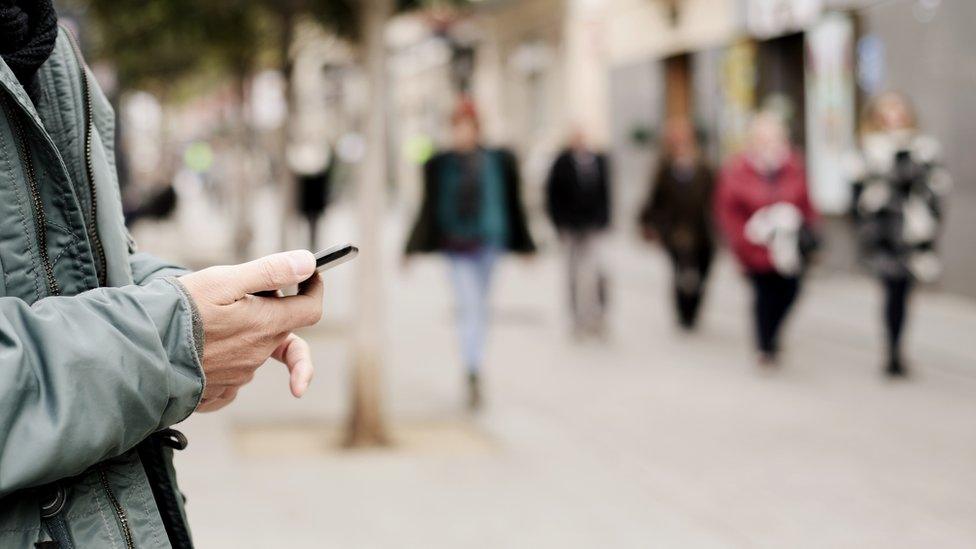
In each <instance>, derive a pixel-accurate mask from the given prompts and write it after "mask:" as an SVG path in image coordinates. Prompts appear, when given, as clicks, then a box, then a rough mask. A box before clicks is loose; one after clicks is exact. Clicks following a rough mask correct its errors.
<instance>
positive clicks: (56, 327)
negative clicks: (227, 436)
mask: <svg viewBox="0 0 976 549" xmlns="http://www.w3.org/2000/svg"><path fill="white" fill-rule="evenodd" d="M192 310H193V306H192V303H191V302H190V300H189V298H188V297H187V296H186V295H185V294H184V293H183V290H182V289H181V287H180V285H179V283H178V282H176V281H175V280H173V279H159V280H153V281H151V282H148V283H147V284H146V285H144V286H136V285H133V286H126V287H122V288H98V289H95V290H90V291H88V292H85V293H82V294H79V295H77V296H72V297H48V298H45V299H42V300H40V301H38V302H36V303H34V304H33V305H28V304H27V303H26V302H24V301H22V300H20V299H17V298H13V297H4V298H0V498H3V497H4V496H6V495H7V494H10V493H11V492H13V491H15V490H19V489H22V488H26V487H31V486H38V485H42V484H45V483H48V482H51V481H54V480H57V479H60V478H64V477H67V476H72V475H76V474H79V473H81V472H82V471H84V470H85V469H87V468H88V467H90V466H91V465H93V464H95V463H98V462H100V461H102V460H104V459H107V458H109V457H113V456H116V455H120V454H122V453H124V452H126V451H128V450H129V449H131V448H133V447H134V446H135V445H136V444H138V443H139V442H140V441H141V440H143V439H144V438H145V437H146V436H148V435H149V434H151V433H153V432H155V431H158V430H160V429H163V428H166V427H168V426H170V425H173V424H175V423H178V422H180V421H182V420H183V419H184V418H186V417H187V416H188V415H190V414H191V413H192V412H193V410H194V409H196V406H197V404H198V403H199V400H200V397H201V394H202V391H203V383H204V378H203V371H202V368H201V365H200V357H199V355H198V354H197V350H196V345H195V342H194V337H193V330H192V314H193V313H192Z"/></svg>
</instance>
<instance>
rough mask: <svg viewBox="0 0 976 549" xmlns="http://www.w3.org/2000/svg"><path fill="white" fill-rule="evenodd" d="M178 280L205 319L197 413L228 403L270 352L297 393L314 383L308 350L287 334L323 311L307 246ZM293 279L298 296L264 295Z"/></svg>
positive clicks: (290, 283)
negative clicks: (201, 388) (202, 384)
mask: <svg viewBox="0 0 976 549" xmlns="http://www.w3.org/2000/svg"><path fill="white" fill-rule="evenodd" d="M313 275H314V276H313ZM310 277H311V278H310ZM180 282H182V283H183V285H184V286H185V287H186V289H187V291H188V292H189V293H190V296H191V297H192V298H193V300H194V302H195V303H196V306H197V309H198V310H199V312H200V316H201V320H202V321H203V330H204V348H203V372H204V375H205V376H206V380H207V381H206V388H205V389H204V392H203V398H202V400H201V401H200V405H199V406H198V407H197V411H201V412H210V411H214V410H219V409H220V408H223V407H224V406H226V405H228V404H230V403H231V402H232V401H233V400H234V398H235V397H236V396H237V391H238V390H239V389H240V388H241V387H242V386H244V385H245V384H247V383H248V382H250V381H251V379H252V378H253V377H254V372H255V370H257V369H258V367H260V366H261V365H262V364H264V363H265V362H266V361H267V360H268V358H270V357H274V358H275V359H276V360H278V361H280V362H282V363H284V364H285V366H287V367H288V371H289V372H290V380H289V381H290V386H291V393H292V394H293V395H294V396H295V397H296V398H299V397H301V396H302V395H303V394H304V393H305V389H306V388H307V387H308V384H309V383H310V382H311V381H312V374H313V367H312V358H311V352H310V350H309V346H308V343H306V342H305V341H304V340H302V339H301V338H300V337H298V336H296V335H295V334H293V333H291V332H292V330H295V329H297V328H301V327H305V326H311V325H313V324H315V323H316V322H318V321H319V319H320V318H321V317H322V279H321V278H320V277H319V276H318V275H317V274H315V256H313V255H312V254H311V253H310V252H307V251H305V250H297V251H293V252H284V253H279V254H274V255H269V256H266V257H262V258H261V259H257V260H254V261H251V262H249V263H244V264H241V265H233V266H221V267H211V268H209V269H204V270H202V271H198V272H195V273H192V274H188V275H186V276H182V277H180ZM295 284H300V285H301V286H300V291H299V293H298V295H294V296H288V297H275V296H273V295H272V296H269V295H268V294H267V292H276V291H277V290H280V289H283V288H287V287H289V286H294V285H295ZM262 292H264V293H265V295H263V296H259V295H255V294H259V293H262Z"/></svg>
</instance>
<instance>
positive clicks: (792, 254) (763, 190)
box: [715, 113, 817, 366]
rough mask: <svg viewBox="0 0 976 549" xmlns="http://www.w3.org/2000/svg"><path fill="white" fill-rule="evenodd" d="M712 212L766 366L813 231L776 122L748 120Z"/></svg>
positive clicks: (800, 179)
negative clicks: (744, 279)
mask: <svg viewBox="0 0 976 549" xmlns="http://www.w3.org/2000/svg"><path fill="white" fill-rule="evenodd" d="M715 207H716V217H717V218H718V221H719V226H720V228H721V231H722V233H723V234H724V236H725V239H726V241H727V242H728V244H729V246H730V247H731V249H732V252H733V253H734V254H735V257H736V259H737V260H738V261H739V264H740V265H741V267H742V270H743V271H744V272H745V274H746V275H747V276H748V277H749V279H750V281H751V282H752V286H753V289H754V291H755V306H754V314H755V326H756V343H757V346H758V350H759V363H760V365H762V366H773V365H775V364H776V357H777V352H778V350H779V341H778V340H779V337H778V336H779V331H780V326H781V325H782V324H783V321H784V320H785V319H786V317H787V315H788V313H789V311H790V309H791V307H792V305H793V303H794V301H795V300H796V297H797V294H798V293H799V289H800V278H801V276H802V274H803V269H804V264H805V255H806V253H807V252H808V251H809V250H810V249H811V248H812V244H811V243H812V242H813V241H814V239H813V238H812V236H811V235H812V234H813V231H812V229H813V227H814V226H815V224H816V223H817V213H816V211H815V210H814V208H813V205H812V204H811V203H810V198H809V196H808V194H807V183H806V175H805V172H804V167H803V161H802V159H801V158H800V155H799V154H798V153H797V152H795V151H794V150H793V149H792V148H791V146H790V143H789V137H788V132H787V130H786V127H785V126H784V124H783V122H782V120H781V119H780V118H779V117H777V116H775V115H772V114H768V113H763V114H759V115H757V116H756V117H755V119H754V120H753V122H752V125H751V127H750V131H749V141H748V143H747V148H746V150H745V151H744V152H743V153H741V154H739V155H737V156H734V157H733V158H731V159H730V160H729V161H728V163H727V164H726V165H725V167H724V169H723V170H722V173H721V176H720V177H719V184H718V191H717V194H716V197H715Z"/></svg>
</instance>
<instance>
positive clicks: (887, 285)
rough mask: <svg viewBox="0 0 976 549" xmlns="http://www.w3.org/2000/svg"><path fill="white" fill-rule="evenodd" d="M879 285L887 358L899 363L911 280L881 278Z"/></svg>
mask: <svg viewBox="0 0 976 549" xmlns="http://www.w3.org/2000/svg"><path fill="white" fill-rule="evenodd" d="M881 283H882V285H883V286H884V294H885V305H884V317H885V329H886V330H887V335H888V358H889V359H890V360H892V361H900V360H901V334H902V331H903V330H904V328H905V316H906V315H907V313H908V296H909V295H910V294H911V291H912V279H911V278H910V277H907V276H905V277H892V278H882V279H881Z"/></svg>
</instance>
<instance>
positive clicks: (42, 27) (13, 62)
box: [0, 0, 58, 88]
mask: <svg viewBox="0 0 976 549" xmlns="http://www.w3.org/2000/svg"><path fill="white" fill-rule="evenodd" d="M57 38H58V15H57V13H56V12H55V11H54V6H53V5H52V4H51V0H0V57H3V60H4V61H5V62H6V63H7V66H9V67H10V70H12V71H13V73H14V75H15V76H16V77H17V80H19V81H20V83H21V84H22V85H23V86H24V87H25V88H30V87H31V86H32V84H33V80H34V75H35V74H36V73H37V69H38V68H40V66H41V65H42V64H44V62H45V61H47V58H48V57H50V56H51V52H52V51H53V50H54V42H55V40H57Z"/></svg>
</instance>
